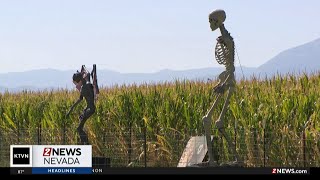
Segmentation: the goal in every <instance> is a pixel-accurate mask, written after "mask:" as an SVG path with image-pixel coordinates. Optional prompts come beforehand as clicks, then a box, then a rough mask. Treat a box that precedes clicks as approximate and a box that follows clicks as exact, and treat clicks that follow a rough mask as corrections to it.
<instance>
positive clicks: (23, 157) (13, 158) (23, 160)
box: [10, 145, 32, 167]
mask: <svg viewBox="0 0 320 180" xmlns="http://www.w3.org/2000/svg"><path fill="white" fill-rule="evenodd" d="M10 167H32V145H11V146H10Z"/></svg>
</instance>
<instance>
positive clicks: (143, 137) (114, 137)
mask: <svg viewBox="0 0 320 180" xmlns="http://www.w3.org/2000/svg"><path fill="white" fill-rule="evenodd" d="M228 134H229V135H230V137H232V138H231V139H232V143H234V144H235V147H236V151H237V152H238V154H239V156H240V157H241V158H242V159H243V162H244V164H245V166H247V167H288V166H290V167H319V166H320V133H317V134H314V135H313V138H306V132H305V131H304V130H303V131H301V132H300V133H295V134H300V136H297V137H289V136H283V135H281V134H273V133H272V132H270V131H269V132H267V131H266V130H254V129H251V130H238V131H237V132H236V133H235V132H228ZM88 135H89V141H90V144H91V145H92V152H93V166H108V167H177V165H178V164H179V163H183V162H181V156H182V154H183V152H184V150H185V148H186V146H187V144H188V141H189V140H190V138H191V137H193V136H192V135H181V134H179V133H170V134H163V135H161V134H160V135H159V134H157V135H150V134H147V132H146V130H145V128H144V127H136V128H132V129H130V130H129V131H112V130H108V131H107V132H105V133H104V134H95V133H94V132H91V131H90V132H89V133H88ZM77 137H78V135H77V133H76V131H75V130H73V129H41V128H34V129H32V130H30V129H29V128H25V129H23V128H20V129H17V130H16V131H12V130H11V129H9V130H6V129H2V131H1V132H0V157H1V158H0V167H9V166H10V157H9V156H10V145H17V144H28V145H45V144H48V145H63V144H77V142H78V140H77ZM199 137H200V138H199V139H200V140H198V141H200V142H197V143H198V144H204V145H205V146H206V144H205V139H204V136H199ZM201 138H202V139H201ZM192 148H194V149H192ZM192 148H191V149H189V150H190V151H192V152H197V151H199V149H196V148H199V147H198V146H194V147H192ZM213 150H214V155H215V160H216V161H217V162H219V163H224V162H230V161H233V156H234V154H233V152H232V151H231V150H230V147H229V146H228V144H227V142H226V140H225V139H224V138H223V137H222V136H221V135H219V134H217V135H215V136H213ZM204 153H205V154H203V155H202V156H201V158H203V159H200V160H199V161H205V160H207V158H208V155H207V154H206V151H204Z"/></svg>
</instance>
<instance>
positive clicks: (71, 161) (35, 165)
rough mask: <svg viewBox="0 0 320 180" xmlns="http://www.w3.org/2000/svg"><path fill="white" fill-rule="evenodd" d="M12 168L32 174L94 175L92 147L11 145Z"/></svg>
mask: <svg viewBox="0 0 320 180" xmlns="http://www.w3.org/2000/svg"><path fill="white" fill-rule="evenodd" d="M10 167H12V168H31V170H32V174H92V146H91V145H11V146H10Z"/></svg>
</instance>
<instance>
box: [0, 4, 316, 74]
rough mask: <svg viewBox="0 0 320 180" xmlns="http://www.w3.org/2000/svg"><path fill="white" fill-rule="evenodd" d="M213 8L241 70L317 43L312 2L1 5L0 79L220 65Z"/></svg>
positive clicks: (217, 32)
mask: <svg viewBox="0 0 320 180" xmlns="http://www.w3.org/2000/svg"><path fill="white" fill-rule="evenodd" d="M215 9H224V10H225V11H226V13H227V19H226V21H225V26H226V28H227V29H228V30H229V32H230V33H231V35H232V36H233V37H234V40H235V43H236V47H237V52H238V54H239V58H240V62H241V65H242V66H247V67H257V66H259V65H261V64H263V63H265V62H266V61H268V60H269V59H271V58H272V57H274V56H275V55H277V54H278V53H280V52H281V51H283V50H286V49H288V48H292V47H295V46H298V45H301V44H304V43H307V42H309V41H312V40H315V39H317V38H319V37H320V23H318V21H319V20H318V18H319V17H320V10H319V9H320V1H317V0H305V1H302V0H290V1H289V0H281V1H279V0H268V1H256V0H243V1H234V0H201V1H196V0H157V1H155V0H45V1H44V0H28V1H25V0H0V62H1V65H0V73H6V72H17V71H26V70H32V69H41V68H54V69H61V70H70V69H71V70H72V69H74V70H76V69H79V68H80V66H81V65H82V64H85V65H87V66H88V67H91V66H92V64H94V63H95V64H97V65H98V68H100V69H101V68H102V69H110V70H115V71H118V72H122V73H128V72H156V71H159V70H162V69H173V70H183V69H196V68H203V67H221V66H220V65H218V64H217V62H216V61H215V59H214V46H215V43H216V40H215V39H216V38H217V37H218V36H219V35H220V32H219V31H216V32H212V31H210V28H209V22H208V14H209V13H210V12H212V11H213V10H215ZM235 62H236V65H237V66H238V65H239V61H238V59H237V58H236V61H235Z"/></svg>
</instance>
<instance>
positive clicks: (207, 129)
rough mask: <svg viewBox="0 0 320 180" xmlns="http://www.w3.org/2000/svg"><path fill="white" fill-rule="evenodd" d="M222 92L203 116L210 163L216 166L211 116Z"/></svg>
mask: <svg viewBox="0 0 320 180" xmlns="http://www.w3.org/2000/svg"><path fill="white" fill-rule="evenodd" d="M220 97H221V94H220V93H218V94H217V97H216V100H215V101H214V103H213V105H212V106H211V108H210V110H209V111H208V113H207V114H206V115H205V116H204V117H203V118H202V121H203V126H204V131H205V135H206V141H207V148H208V154H209V165H210V166H214V165H215V163H214V158H213V157H214V156H213V150H212V142H211V133H210V132H211V118H212V113H213V110H214V108H215V107H216V105H217V104H218V103H217V102H218V101H219V100H220Z"/></svg>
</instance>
